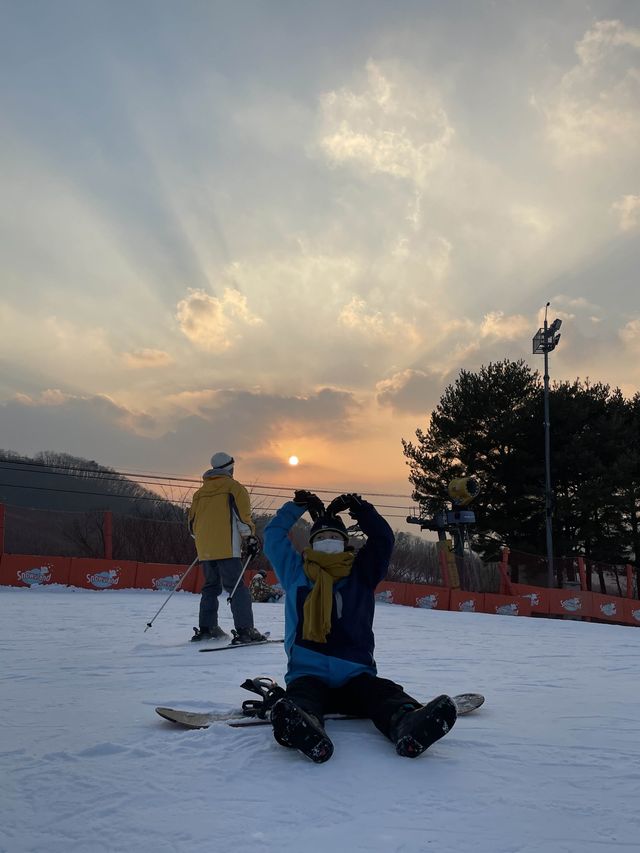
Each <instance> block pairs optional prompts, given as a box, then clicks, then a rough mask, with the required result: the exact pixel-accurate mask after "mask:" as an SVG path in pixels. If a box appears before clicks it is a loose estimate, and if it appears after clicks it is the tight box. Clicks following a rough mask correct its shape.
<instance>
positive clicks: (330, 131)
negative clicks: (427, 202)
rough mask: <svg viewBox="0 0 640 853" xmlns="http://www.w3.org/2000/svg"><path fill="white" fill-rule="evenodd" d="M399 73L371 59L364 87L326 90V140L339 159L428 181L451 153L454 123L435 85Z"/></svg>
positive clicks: (323, 139) (323, 127) (330, 155)
mask: <svg viewBox="0 0 640 853" xmlns="http://www.w3.org/2000/svg"><path fill="white" fill-rule="evenodd" d="M394 77H400V75H399V74H398V73H397V72H396V71H395V69H393V68H391V67H389V70H388V71H386V70H383V68H382V66H381V65H380V64H379V63H376V62H373V61H372V60H369V61H368V62H367V65H366V83H365V85H364V87H363V89H362V90H361V91H360V92H355V91H353V90H352V89H349V88H343V89H338V90H334V91H331V92H327V93H326V94H325V95H323V96H322V98H321V101H320V107H321V131H320V145H321V148H322V150H323V151H324V153H325V155H326V156H327V158H328V159H329V161H330V162H331V163H333V164H336V165H338V164H342V163H347V162H351V163H354V164H359V165H360V166H361V167H362V168H363V169H364V170H365V171H366V172H373V173H376V172H378V173H384V174H388V175H392V176H393V177H396V178H404V179H410V180H411V181H413V182H415V183H416V184H418V185H422V184H423V183H424V181H425V180H426V178H427V176H428V175H429V173H430V172H431V171H432V170H433V169H434V168H435V167H436V166H437V165H438V164H439V163H440V162H441V161H442V159H443V158H444V157H445V156H446V153H447V150H448V148H449V145H450V143H451V140H452V139H453V136H454V131H453V127H452V126H451V124H450V122H449V119H448V116H447V114H446V112H445V110H444V108H443V106H442V104H441V103H440V100H439V98H438V96H437V94H436V93H435V92H434V91H432V90H430V89H429V88H428V87H427V86H424V85H422V86H421V87H420V90H419V91H418V90H416V89H415V88H408V87H407V86H406V85H405V84H404V81H403V80H396V79H394Z"/></svg>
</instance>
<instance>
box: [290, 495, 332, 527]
mask: <svg viewBox="0 0 640 853" xmlns="http://www.w3.org/2000/svg"><path fill="white" fill-rule="evenodd" d="M293 502H294V503H295V504H297V505H298V506H303V507H305V508H306V510H307V512H308V513H309V515H310V516H311V518H312V519H313V520H314V521H315V520H316V518H319V517H320V516H321V515H324V504H323V503H322V501H321V500H320V498H319V497H318V496H317V495H314V493H313V492H309V491H307V490H306V489H298V491H297V492H295V493H294V495H293Z"/></svg>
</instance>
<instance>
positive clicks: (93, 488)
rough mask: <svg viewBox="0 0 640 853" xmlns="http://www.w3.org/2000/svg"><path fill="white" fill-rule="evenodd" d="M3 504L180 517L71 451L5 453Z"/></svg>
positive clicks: (0, 483) (0, 486) (0, 481)
mask: <svg viewBox="0 0 640 853" xmlns="http://www.w3.org/2000/svg"><path fill="white" fill-rule="evenodd" d="M0 502H2V503H6V504H10V505H11V506H14V507H30V508H33V509H50V510H60V511H67V512H69V511H72V512H73V511H76V512H77V511H80V512H84V511H87V510H105V509H110V510H112V511H113V512H117V513H120V514H123V515H136V516H142V517H146V518H175V507H173V505H171V504H169V503H168V502H167V501H166V500H163V499H161V498H160V497H159V495H157V494H156V493H155V492H152V491H151V490H150V489H145V488H144V487H143V486H140V485H139V484H138V483H135V482H133V481H132V480H129V479H128V478H127V477H125V476H123V475H122V474H118V473H117V472H116V471H114V470H113V468H107V467H105V466H104V465H99V464H98V463H97V462H94V461H93V460H88V459H82V458H80V457H77V456H70V455H69V454H67V453H49V452H45V453H37V454H36V455H35V456H34V457H28V456H20V455H19V454H18V453H14V452H12V451H10V450H0Z"/></svg>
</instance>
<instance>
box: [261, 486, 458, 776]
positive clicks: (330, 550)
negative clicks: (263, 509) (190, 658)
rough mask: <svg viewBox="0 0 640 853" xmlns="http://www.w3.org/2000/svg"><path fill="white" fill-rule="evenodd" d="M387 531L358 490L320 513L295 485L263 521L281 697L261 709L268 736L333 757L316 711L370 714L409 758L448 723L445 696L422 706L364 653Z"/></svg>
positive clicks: (384, 563) (450, 707) (387, 547)
mask: <svg viewBox="0 0 640 853" xmlns="http://www.w3.org/2000/svg"><path fill="white" fill-rule="evenodd" d="M307 510H308V511H309V514H310V515H311V517H312V519H314V523H313V525H312V527H311V530H310V534H309V547H308V548H306V549H305V550H304V551H303V553H302V554H299V553H298V552H297V551H296V550H295V549H294V548H293V547H292V545H291V542H290V540H289V535H288V534H289V530H290V529H291V527H292V526H293V525H294V524H295V523H296V521H297V520H298V519H299V518H300V517H301V516H302V515H303V514H304V513H305V511H307ZM345 510H348V511H349V514H350V515H351V518H353V519H355V520H356V521H357V523H358V525H359V527H360V529H361V530H362V532H363V533H364V534H365V536H366V537H367V542H366V544H365V545H364V546H363V547H362V548H361V549H360V550H359V551H358V553H357V554H356V553H355V552H354V551H353V549H352V548H350V547H349V546H348V541H349V537H348V534H347V530H346V528H345V525H344V523H343V521H342V520H341V519H340V517H339V515H338V514H339V513H340V512H343V511H345ZM393 544H394V536H393V532H392V530H391V528H390V527H389V525H388V524H387V522H386V521H385V520H384V518H382V516H381V515H380V514H379V513H378V512H377V511H376V509H375V508H374V507H373V506H372V504H370V503H368V502H367V501H365V500H363V499H362V498H361V497H360V496H359V495H355V494H345V495H341V496H340V497H339V498H336V499H335V500H334V501H332V503H331V504H330V505H329V507H328V508H327V510H326V512H325V508H324V505H323V503H322V501H321V500H320V498H318V497H317V495H314V494H313V493H311V492H308V491H304V490H303V491H297V492H296V493H295V495H294V498H293V501H289V502H287V503H285V504H284V505H283V506H282V507H281V508H280V509H279V510H278V512H277V514H276V515H275V516H274V518H273V519H272V520H271V521H270V522H269V524H268V526H267V527H266V529H265V533H264V553H265V554H266V556H267V557H268V558H269V560H270V562H271V564H272V566H273V568H274V569H275V572H276V576H277V578H278V580H279V581H280V584H281V585H282V587H283V589H284V591H285V594H286V603H285V650H286V653H287V659H288V667H287V674H286V676H285V681H286V685H287V688H286V695H285V696H284V697H283V698H281V699H279V700H278V701H277V702H276V703H275V705H274V706H273V708H272V711H271V723H272V725H273V735H274V737H275V739H276V741H277V742H278V743H279V744H281V745H282V746H287V747H293V748H295V749H298V750H299V751H300V752H302V753H303V754H304V755H306V756H307V757H309V758H310V759H311V760H312V761H314V762H316V763H318V764H320V763H322V762H324V761H328V759H329V758H331V756H332V754H333V744H332V742H331V740H330V738H329V736H328V735H327V733H326V731H325V729H324V715H325V714H326V713H329V712H336V713H343V714H348V715H351V716H356V717H364V718H368V719H371V720H372V721H373V723H374V724H375V726H376V727H377V728H378V729H379V730H380V731H381V732H382V734H384V735H385V736H386V737H388V738H389V739H390V740H391V741H392V742H393V743H394V744H395V748H396V752H397V753H398V754H399V755H403V756H407V757H410V758H415V757H416V756H418V755H420V754H421V753H422V752H424V751H425V750H426V749H427V748H428V747H429V746H431V744H433V743H435V741H437V740H439V739H440V738H441V737H443V736H444V735H446V733H447V732H448V731H449V730H450V729H451V727H452V726H453V725H454V723H455V721H456V706H455V704H454V702H453V700H452V699H451V698H450V697H449V696H445V695H442V696H438V697H437V698H436V699H434V700H433V701H431V702H429V704H427V705H424V706H423V705H422V704H421V703H420V702H418V701H417V700H416V699H414V698H413V697H412V696H409V695H408V694H407V693H405V691H404V689H403V688H402V687H401V685H399V684H396V683H395V682H393V681H390V680H389V679H386V678H380V677H379V676H378V675H377V668H376V663H375V660H374V657H373V650H374V636H373V616H374V608H375V599H374V591H375V588H376V586H377V584H378V583H380V581H381V580H382V579H383V578H384V577H385V575H386V573H387V568H388V566H389V560H390V557H391V552H392V550H393Z"/></svg>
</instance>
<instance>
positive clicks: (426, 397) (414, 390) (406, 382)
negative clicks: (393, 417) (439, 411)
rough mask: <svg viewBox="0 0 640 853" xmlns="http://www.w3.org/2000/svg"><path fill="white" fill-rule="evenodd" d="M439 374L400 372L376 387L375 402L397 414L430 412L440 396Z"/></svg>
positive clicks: (440, 379) (420, 371)
mask: <svg viewBox="0 0 640 853" xmlns="http://www.w3.org/2000/svg"><path fill="white" fill-rule="evenodd" d="M443 385H444V378H443V376H442V375H441V374H436V373H428V372H426V371H424V370H412V369H407V370H401V371H400V372H398V373H394V375H393V376H391V377H390V378H389V379H383V380H381V381H380V382H378V383H377V385H376V400H377V402H378V404H379V405H380V406H383V407H389V408H391V409H393V410H394V411H397V412H406V413H409V414H424V413H425V412H428V411H430V410H431V409H432V408H433V407H434V406H435V404H436V403H437V402H438V400H439V398H440V395H441V394H442V390H443Z"/></svg>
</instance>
